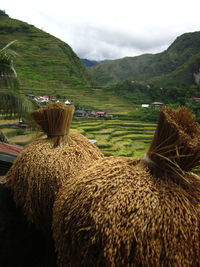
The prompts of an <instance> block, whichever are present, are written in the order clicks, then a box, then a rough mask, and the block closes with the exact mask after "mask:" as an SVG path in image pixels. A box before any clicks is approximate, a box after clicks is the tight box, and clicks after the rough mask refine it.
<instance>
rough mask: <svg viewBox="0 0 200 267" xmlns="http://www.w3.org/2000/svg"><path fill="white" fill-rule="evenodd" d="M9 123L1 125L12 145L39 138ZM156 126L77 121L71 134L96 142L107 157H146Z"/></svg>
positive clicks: (102, 121) (107, 121)
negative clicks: (11, 126) (14, 127)
mask: <svg viewBox="0 0 200 267" xmlns="http://www.w3.org/2000/svg"><path fill="white" fill-rule="evenodd" d="M12 122H13V121H12ZM9 123H11V121H3V122H2V121H1V123H0V126H1V130H2V131H3V132H4V133H5V134H6V135H7V137H8V138H9V141H10V142H11V143H14V144H18V145H25V144H28V143H30V142H31V141H32V139H33V138H35V137H36V133H35V132H30V131H25V132H23V131H22V133H20V130H19V129H13V128H9V127H8V125H9ZM3 124H5V127H3ZM155 127H156V124H152V123H144V122H134V121H124V120H100V119H99V120H97V119H77V118H74V120H73V122H72V126H71V132H74V133H81V134H83V135H84V136H86V137H87V138H88V139H93V140H96V143H95V144H96V145H97V146H98V147H99V148H100V149H101V151H102V152H103V153H104V155H105V156H113V155H119V156H128V157H142V156H143V155H144V154H145V152H146V150H147V149H148V147H149V144H150V142H151V140H152V137H153V134H154V131H155Z"/></svg>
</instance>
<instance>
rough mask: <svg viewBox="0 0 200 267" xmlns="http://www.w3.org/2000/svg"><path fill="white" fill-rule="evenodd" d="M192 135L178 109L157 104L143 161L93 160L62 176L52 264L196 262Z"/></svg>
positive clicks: (199, 212) (188, 118) (198, 219)
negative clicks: (155, 124)
mask: <svg viewBox="0 0 200 267" xmlns="http://www.w3.org/2000/svg"><path fill="white" fill-rule="evenodd" d="M160 131H161V132H160ZM174 133H176V138H174V137H172V136H174ZM162 135H163V138H162ZM199 137H200V131H199V128H198V125H197V124H196V123H195V122H194V118H193V117H192V115H191V114H190V113H189V112H188V111H187V110H186V109H185V108H181V109H179V110H177V111H173V110H171V109H163V110H161V113H160V118H159V122H158V128H157V130H156V133H155V137H154V139H153V142H152V145H151V148H150V149H149V151H148V153H147V156H146V157H145V159H132V158H125V157H110V158H103V159H99V160H98V161H96V162H94V164H93V166H90V167H89V168H87V169H86V170H84V171H83V172H81V173H79V176H78V177H77V179H76V180H75V181H74V182H72V180H69V181H67V182H66V183H65V185H64V186H63V187H62V189H61V190H60V192H59V194H58V195H57V199H56V201H55V204H54V210H53V237H54V240H55V247H56V250H57V252H58V265H59V266H60V267H66V266H200V253H199V251H200V178H199V176H197V175H195V174H193V173H192V172H189V171H190V170H191V168H192V167H194V166H198V165H199V158H200V138H199ZM170 140H171V141H170ZM156 149H157V150H156ZM158 150H159V153H156V151H158ZM162 153H163V155H164V157H162ZM157 154H159V155H157ZM178 155H179V157H178ZM161 160H162V161H161ZM171 162H172V163H171ZM183 162H184V164H183ZM191 162H192V163H191ZM162 164H164V165H162ZM171 164H172V165H173V164H174V165H173V166H175V168H174V171H173V168H172V165H171ZM177 165H178V166H179V168H178V167H177Z"/></svg>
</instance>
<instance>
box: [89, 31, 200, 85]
mask: <svg viewBox="0 0 200 267" xmlns="http://www.w3.org/2000/svg"><path fill="white" fill-rule="evenodd" d="M199 48H200V32H193V33H185V34H183V35H181V36H179V37H178V38H177V39H176V40H175V41H174V42H173V43H172V45H170V46H169V48H168V49H167V50H165V51H164V52H162V53H158V54H144V55H141V56H137V57H125V58H122V59H118V60H110V61H107V62H104V63H100V64H98V65H96V66H94V67H91V68H90V71H91V74H92V75H93V76H94V78H95V79H96V81H97V82H98V83H99V84H102V85H105V84H109V83H113V82H119V81H122V80H125V79H128V80H134V81H154V82H157V83H159V84H165V83H166V79H169V80H170V82H171V83H173V84H176V83H178V84H181V83H182V82H184V83H188V82H189V83H194V82H195V79H194V73H198V72H199V68H200V62H199V61H198V59H199ZM192 61H193V62H194V63H195V64H194V66H192V65H193V64H192ZM183 70H184V71H183ZM183 73H184V75H187V79H185V78H186V77H185V76H183V75H182V74H183ZM171 75H172V76H171ZM188 77H190V78H188ZM174 78H176V80H174Z"/></svg>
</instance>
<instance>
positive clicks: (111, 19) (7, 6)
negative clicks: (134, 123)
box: [1, 0, 200, 60]
mask: <svg viewBox="0 0 200 267" xmlns="http://www.w3.org/2000/svg"><path fill="white" fill-rule="evenodd" d="M199 7H200V2H199V0H190V1H185V0H182V1H179V0H168V1H160V0H151V1H150V0H140V1H138V0H136V1H135V0H123V1H121V0H109V1H108V0H101V1H97V0H84V1H83V0H68V1H66V0H57V1H47V0H43V1H41V0H40V1H39V0H34V1H33V0H29V1H28V2H27V1H25V0H16V1H13V0H6V1H4V3H2V4H1V9H3V10H5V11H6V12H7V13H8V15H10V16H11V17H13V18H17V19H19V20H22V21H25V22H28V23H30V24H33V25H35V26H36V27H38V28H42V29H43V30H45V31H47V32H49V33H50V34H52V35H54V36H56V37H58V38H60V39H61V40H63V41H65V42H66V43H68V44H69V45H70V46H71V47H72V48H73V50H74V51H75V52H76V53H77V54H78V55H79V56H80V57H84V58H89V59H97V60H98V59H100V60H101V59H105V58H120V57H124V56H135V55H139V54H143V53H151V52H154V53H156V52H160V51H163V50H164V49H166V48H167V47H168V46H169V45H170V44H171V43H172V42H173V41H174V40H175V38H176V37H177V36H179V35H181V34H183V33H185V32H190V31H198V30H200V27H199V26H200V16H199Z"/></svg>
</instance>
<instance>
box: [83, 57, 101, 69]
mask: <svg viewBox="0 0 200 267" xmlns="http://www.w3.org/2000/svg"><path fill="white" fill-rule="evenodd" d="M81 61H82V62H83V64H84V65H85V66H86V67H92V66H96V65H97V64H99V63H100V62H99V61H96V60H89V59H86V58H81Z"/></svg>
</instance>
